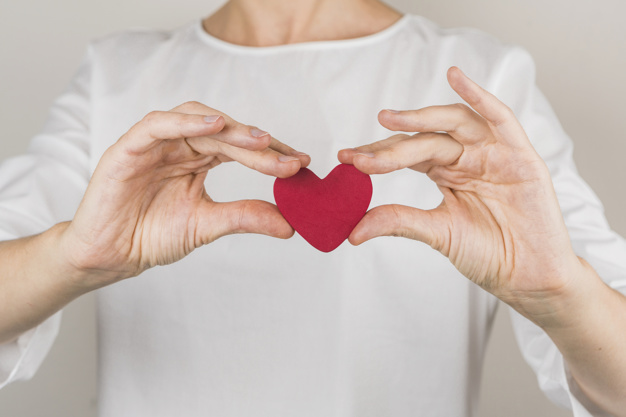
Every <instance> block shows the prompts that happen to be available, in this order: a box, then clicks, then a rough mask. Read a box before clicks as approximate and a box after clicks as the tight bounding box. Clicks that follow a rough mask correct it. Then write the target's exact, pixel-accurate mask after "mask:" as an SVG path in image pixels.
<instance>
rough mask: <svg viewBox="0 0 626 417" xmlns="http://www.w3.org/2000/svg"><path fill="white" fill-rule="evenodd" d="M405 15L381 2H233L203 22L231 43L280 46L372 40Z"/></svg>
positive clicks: (205, 27) (355, 0) (252, 0)
mask: <svg viewBox="0 0 626 417" xmlns="http://www.w3.org/2000/svg"><path fill="white" fill-rule="evenodd" d="M401 17H402V15H401V14H400V13H399V12H397V11H396V10H394V9H392V8H391V7H389V6H387V5H386V4H383V3H382V2H380V1H377V0H230V1H229V2H228V3H226V4H225V5H224V6H223V7H222V8H221V9H219V10H218V11H217V12H215V13H214V14H213V15H212V16H210V17H208V18H207V19H205V20H204V22H203V24H204V29H205V30H206V31H207V32H208V33H209V34H211V35H212V36H215V37H216V38H219V39H222V40H224V41H226V42H230V43H233V44H238V45H245V46H274V45H285V44H290V43H300V42H311V41H327V40H340V39H351V38H358V37H361V36H367V35H371V34H374V33H376V32H380V31H381V30H383V29H385V28H387V27H389V26H391V25H392V24H393V23H395V22H396V21H397V20H398V19H400V18H401Z"/></svg>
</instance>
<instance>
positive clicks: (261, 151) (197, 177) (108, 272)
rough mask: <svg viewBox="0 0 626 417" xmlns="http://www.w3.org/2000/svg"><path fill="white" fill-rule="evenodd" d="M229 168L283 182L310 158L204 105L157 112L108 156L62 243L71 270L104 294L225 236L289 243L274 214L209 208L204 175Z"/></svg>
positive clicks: (272, 210)
mask: <svg viewBox="0 0 626 417" xmlns="http://www.w3.org/2000/svg"><path fill="white" fill-rule="evenodd" d="M207 116H208V117H207ZM227 161H236V162H239V163H241V164H243V165H245V166H247V167H249V168H251V169H254V170H257V171H259V172H261V173H264V174H268V175H273V176H277V177H287V176H290V175H293V174H295V173H296V172H297V171H298V170H299V169H300V167H304V166H306V165H308V163H309V162H310V158H309V157H308V156H307V155H305V154H302V153H299V152H296V151H294V150H293V149H292V148H290V147H288V146H287V145H284V144H283V143H281V142H279V141H278V140H276V139H274V138H272V137H271V136H270V135H269V134H268V133H266V132H263V131H261V130H259V129H256V128H254V127H252V126H247V125H243V124H241V123H238V122H237V121H235V120H233V119H231V118H230V117H228V116H227V115H225V114H223V113H220V112H219V111H217V110H214V109H212V108H209V107H206V106H204V105H202V104H200V103H186V104H183V105H181V106H179V107H176V108H175V109H173V110H171V111H168V112H152V113H150V114H148V115H147V116H146V117H145V118H144V119H143V120H141V121H140V122H139V123H137V124H136V125H135V126H133V127H132V128H131V129H130V130H129V131H128V132H127V133H126V134H124V135H123V136H122V137H121V138H120V139H119V140H118V142H117V143H115V144H114V145H113V146H111V147H110V148H109V149H108V150H107V151H106V152H105V153H104V155H103V156H102V159H101V160H100V162H99V164H98V166H97V168H96V170H95V172H94V174H93V177H92V179H91V181H90V183H89V186H88V188H87V191H86V193H85V196H84V198H83V201H82V202H81V204H80V206H79V208H78V211H77V213H76V215H75V217H74V220H73V221H72V222H71V223H70V224H69V226H68V227H67V229H66V230H65V233H64V236H63V240H62V242H63V248H64V250H65V253H67V254H68V256H69V258H70V259H71V263H72V264H73V265H74V266H75V267H76V269H77V270H80V271H89V272H92V273H95V276H96V277H95V279H93V277H92V280H93V281H94V282H93V284H92V286H93V287H98V286H102V285H106V284H108V283H111V282H115V281H117V280H119V279H122V278H127V277H131V276H135V275H138V274H139V273H141V272H142V271H144V270H146V269H148V268H151V267H153V266H156V265H166V264H170V263H173V262H176V261H178V260H180V259H182V258H183V257H185V256H186V255H188V254H189V253H190V252H191V251H193V250H194V249H196V248H198V247H200V246H202V245H206V244H208V243H211V242H212V241H214V240H216V239H218V238H219V237H221V236H224V235H228V234H232V233H262V234H265V235H269V236H273V237H277V238H288V237H290V236H291V235H292V234H293V229H292V228H291V226H290V225H289V224H288V223H287V221H286V220H285V219H284V218H283V216H282V215H281V214H280V212H279V211H278V209H277V208H276V206H275V205H273V204H270V203H268V202H265V201H259V200H243V201H235V202H228V203H216V202H214V201H212V200H211V198H210V197H209V196H208V195H207V193H206V190H205V187H204V181H205V178H206V176H207V173H208V171H209V170H210V169H213V168H215V167H216V166H218V165H219V164H221V163H222V162H227Z"/></svg>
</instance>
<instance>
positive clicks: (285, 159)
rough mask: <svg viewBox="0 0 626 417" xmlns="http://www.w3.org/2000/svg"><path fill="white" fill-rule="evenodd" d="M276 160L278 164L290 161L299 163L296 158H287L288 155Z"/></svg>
mask: <svg viewBox="0 0 626 417" xmlns="http://www.w3.org/2000/svg"><path fill="white" fill-rule="evenodd" d="M278 160H279V161H280V162H291V161H299V159H298V158H296V157H295V156H289V155H280V156H279V157H278Z"/></svg>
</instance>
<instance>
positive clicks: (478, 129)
mask: <svg viewBox="0 0 626 417" xmlns="http://www.w3.org/2000/svg"><path fill="white" fill-rule="evenodd" d="M459 68H462V69H463V70H464V71H465V72H467V74H468V75H470V76H471V78H470V77H468V76H466V75H465V73H464V72H462V71H461V69H459ZM533 74H534V73H533V63H532V59H531V58H530V57H529V55H528V54H527V53H526V52H525V51H524V50H522V49H521V48H519V47H513V46H509V45H505V44H502V43H500V42H498V41H496V40H494V39H493V38H492V37H490V36H488V35H485V34H483V33H481V32H478V31H475V30H469V29H467V30H444V29H441V28H439V27H437V26H436V25H435V24H433V23H431V22H429V21H428V20H426V19H424V18H422V17H419V16H410V15H405V16H402V15H401V14H400V13H399V12H397V11H395V10H393V9H391V8H390V7H388V6H387V5H385V4H383V3H381V2H378V1H366V0H334V1H326V0H298V1H293V0H291V1H282V0H266V1H264V2H257V1H252V0H231V1H229V2H227V3H226V4H225V5H224V6H223V7H222V8H221V9H220V10H218V11H217V12H216V13H215V14H213V15H212V16H210V17H209V18H207V19H205V20H203V21H202V22H201V23H200V22H196V23H194V24H192V25H189V26H186V27H184V28H181V29H179V30H176V31H174V32H171V33H161V32H127V33H123V34H118V35H114V36H111V37H108V38H105V39H102V40H100V41H98V42H95V43H94V44H92V45H91V46H90V48H89V50H88V52H87V56H86V58H85V60H84V62H83V64H82V65H81V67H80V69H79V71H78V73H77V75H76V76H75V78H74V80H73V82H72V84H71V86H70V87H69V89H68V90H67V91H66V93H65V94H63V95H62V96H61V97H60V98H59V99H58V100H57V102H56V103H55V105H54V106H53V108H52V110H51V117H50V119H49V121H48V123H47V125H46V127H45V129H44V131H43V133H42V134H41V135H39V136H37V137H36V138H34V140H33V143H32V146H31V151H30V153H29V154H28V155H27V156H24V157H22V158H18V159H16V160H10V161H7V162H5V163H4V164H3V165H2V172H1V174H0V238H1V239H3V240H4V242H2V243H1V244H0V271H1V272H0V276H1V277H2V279H1V280H0V297H1V298H0V300H1V301H0V341H1V342H2V345H0V358H1V360H0V364H1V365H0V378H1V380H2V384H6V383H9V382H11V381H14V380H18V379H22V378H26V377H28V376H30V375H32V373H33V372H34V371H35V370H36V368H37V366H38V365H39V363H40V362H41V361H42V360H43V358H44V356H45V354H46V352H47V350H48V348H49V346H50V344H51V343H52V341H53V339H54V334H55V333H56V329H57V328H58V326H59V317H60V316H59V313H58V311H59V310H60V309H61V308H62V307H63V306H65V305H66V304H67V303H69V302H70V301H71V300H73V299H75V298H77V297H79V296H80V295H82V294H85V293H87V292H89V291H94V290H98V293H97V296H98V317H99V319H98V320H99V323H98V324H99V355H100V388H99V389H100V392H99V407H100V415H102V416H105V417H107V416H135V415H153V416H167V415H172V414H174V413H176V414H178V415H185V416H196V415H198V416H199V415H220V416H243V415H258V414H261V415H294V414H295V415H303V416H306V415H311V416H323V415H341V416H348V415H359V416H369V415H372V416H373V415H376V416H379V415H396V416H404V415H416V414H418V415H421V414H424V415H446V416H451V415H454V416H462V415H472V413H473V412H474V410H475V407H476V401H477V394H478V384H477V381H478V379H479V378H480V368H481V361H482V352H483V351H484V348H485V344H486V340H487V336H488V333H489V321H490V318H491V317H492V315H493V312H494V310H495V305H496V297H497V298H499V299H501V300H503V301H505V302H506V303H507V304H509V305H510V306H511V307H512V308H513V309H514V310H515V311H516V312H517V313H515V314H514V315H513V320H514V325H515V327H516V332H517V335H518V339H519V342H520V346H521V348H522V350H523V352H524V354H525V356H526V358H527V359H528V361H529V363H530V364H531V366H533V367H534V369H535V370H536V371H537V372H538V373H539V375H540V376H541V377H542V378H541V380H542V381H543V385H542V389H544V391H546V393H547V394H548V395H549V396H550V397H551V398H552V399H554V400H555V401H557V402H560V403H562V404H564V405H566V406H569V407H570V408H572V410H573V413H574V415H575V416H587V415H605V414H612V415H624V414H623V413H624V411H623V410H626V404H625V401H626V399H625V397H624V396H623V392H625V390H626V377H625V376H624V375H626V357H625V355H623V354H622V353H621V349H620V348H619V347H621V346H622V344H623V343H622V342H623V339H624V337H625V336H624V334H626V332H624V329H626V323H625V321H626V314H624V313H625V312H626V302H625V300H624V296H623V295H622V293H621V292H624V291H625V288H626V284H625V282H626V280H624V276H625V275H626V265H624V262H626V261H625V257H624V256H623V254H624V250H625V249H626V244H625V242H624V240H623V239H622V238H621V237H619V236H617V235H616V234H615V233H613V232H612V231H611V230H610V229H609V228H608V226H607V225H606V222H605V221H604V219H603V216H602V213H601V208H600V205H599V204H598V202H597V199H596V198H595V196H594V195H593V193H592V192H591V191H590V190H589V188H588V187H587V186H586V185H585V184H584V182H583V181H582V180H581V179H580V178H579V177H578V175H577V174H576V171H575V168H574V165H573V162H572V158H571V142H570V141H569V139H568V138H567V136H566V135H565V133H564V132H563V131H562V129H561V128H560V126H559V124H558V122H557V120H556V118H555V116H554V114H553V112H552V111H551V109H550V107H549V105H548V103H547V102H546V100H545V98H544V97H543V96H542V94H541V93H540V92H539V91H538V90H537V89H536V87H535V86H534V79H533ZM483 87H484V88H483ZM461 101H465V102H466V103H467V105H466V104H459V103H460V102H461ZM505 103H506V104H505ZM167 109H171V110H167ZM381 109H399V110H382V111H380V110H381ZM379 111H380V112H379ZM131 126H132V127H131ZM262 129H263V130H262ZM386 129H388V130H391V131H393V132H394V133H393V134H392V135H391V136H389V135H388V133H387V130H386ZM268 132H271V134H270V133H268ZM396 132H408V133H396ZM385 136H389V137H387V138H386V139H382V140H380V138H384V137H385ZM118 138H119V139H118ZM279 139H280V140H279ZM305 152H306V153H305ZM224 162H231V163H228V164H222V163H224ZM337 163H345V164H353V165H354V166H355V167H356V168H357V169H359V170H360V171H362V172H364V173H366V174H371V175H372V180H373V183H374V198H373V201H372V207H373V208H372V209H371V210H370V211H369V212H368V213H367V214H366V215H365V217H364V218H363V219H362V220H361V222H360V223H359V224H358V225H357V227H356V228H355V229H354V231H353V232H352V234H351V235H350V238H349V241H350V243H352V244H353V245H356V246H358V247H356V248H354V247H350V246H349V245H345V244H344V245H342V246H341V247H340V248H339V249H337V250H336V251H334V252H332V253H330V254H322V253H318V252H316V251H315V250H314V249H312V248H311V247H310V246H308V245H307V244H306V243H305V242H304V241H303V240H302V239H300V238H291V239H287V238H290V237H292V235H293V234H294V230H293V229H292V228H291V226H290V225H289V224H288V223H287V222H286V221H285V219H284V218H283V217H282V216H281V214H280V211H279V210H278V209H277V207H276V206H275V205H273V204H271V203H270V202H269V201H271V198H272V197H271V185H272V182H273V180H274V177H281V178H285V177H289V176H291V175H294V174H295V173H296V172H297V171H298V170H299V169H300V168H302V167H306V166H311V167H312V168H314V169H315V171H316V172H318V173H324V172H328V171H329V170H330V169H331V168H332V167H333V166H334V165H335V164H337ZM405 168H410V169H405ZM415 171H417V172H415ZM418 172H419V173H424V174H426V175H421V174H419V173H418ZM264 174H265V175H264ZM442 198H443V201H442ZM218 201H222V202H218ZM244 233H245V234H246V235H242V234H244ZM251 233H254V234H257V235H254V234H251ZM231 234H240V235H239V236H229V237H225V236H226V235H231ZM262 235H267V236H262ZM268 236H269V237H268ZM384 236H400V237H405V238H407V239H388V238H384ZM270 237H274V238H282V239H271V238H270ZM415 241H420V242H424V243H426V245H420V244H418V243H416V242H415ZM365 242H367V243H365ZM433 249H434V250H433ZM157 266H160V267H159V268H157ZM139 275H141V277H137V276H139ZM131 277H137V278H133V279H128V278H131ZM620 291H621V292H620ZM494 296H495V297H494Z"/></svg>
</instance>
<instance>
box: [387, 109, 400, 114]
mask: <svg viewBox="0 0 626 417" xmlns="http://www.w3.org/2000/svg"><path fill="white" fill-rule="evenodd" d="M385 110H386V111H388V112H389V113H393V114H398V113H400V112H399V111H398V110H391V109H385Z"/></svg>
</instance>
